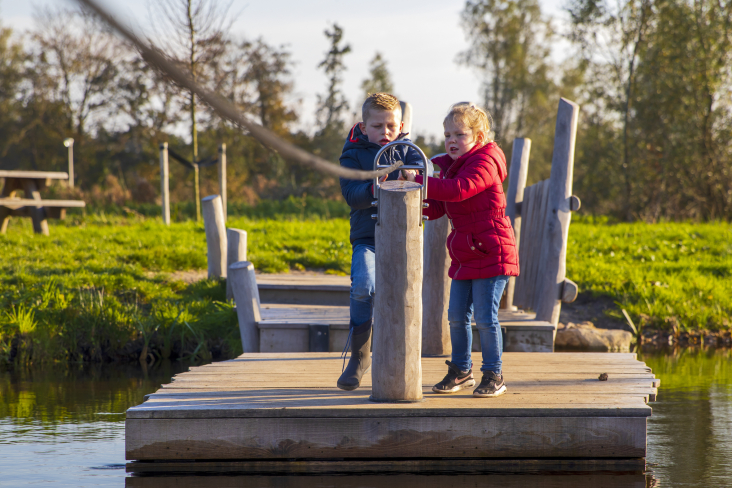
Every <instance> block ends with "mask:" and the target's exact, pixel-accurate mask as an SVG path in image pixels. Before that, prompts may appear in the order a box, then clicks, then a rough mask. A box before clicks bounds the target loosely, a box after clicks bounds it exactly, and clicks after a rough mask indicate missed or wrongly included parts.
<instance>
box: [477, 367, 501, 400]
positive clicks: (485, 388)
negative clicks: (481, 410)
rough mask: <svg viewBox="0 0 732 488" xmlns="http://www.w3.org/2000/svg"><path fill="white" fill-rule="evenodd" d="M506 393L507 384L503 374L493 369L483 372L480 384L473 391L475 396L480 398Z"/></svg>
mask: <svg viewBox="0 0 732 488" xmlns="http://www.w3.org/2000/svg"><path fill="white" fill-rule="evenodd" d="M504 393H506V384H505V383H504V382H503V375H502V374H496V373H494V372H493V371H486V372H485V373H483V379H482V380H481V381H480V385H478V388H476V389H475V390H474V391H473V396H474V397H478V398H491V397H497V396H499V395H503V394H504Z"/></svg>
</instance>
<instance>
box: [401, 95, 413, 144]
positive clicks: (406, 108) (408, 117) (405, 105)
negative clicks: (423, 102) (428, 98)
mask: <svg viewBox="0 0 732 488" xmlns="http://www.w3.org/2000/svg"><path fill="white" fill-rule="evenodd" d="M399 105H400V106H401V108H402V122H404V127H402V132H404V133H405V134H408V133H410V132H412V104H411V103H409V102H399ZM412 139H414V137H412Z"/></svg>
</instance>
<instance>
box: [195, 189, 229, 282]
mask: <svg viewBox="0 0 732 488" xmlns="http://www.w3.org/2000/svg"><path fill="white" fill-rule="evenodd" d="M201 201H202V202H203V227H204V229H205V230H206V247H207V248H208V277H209V278H226V224H225V223H224V209H223V207H222V206H221V197H220V196H218V195H211V196H208V197H206V198H204V199H202V200H201Z"/></svg>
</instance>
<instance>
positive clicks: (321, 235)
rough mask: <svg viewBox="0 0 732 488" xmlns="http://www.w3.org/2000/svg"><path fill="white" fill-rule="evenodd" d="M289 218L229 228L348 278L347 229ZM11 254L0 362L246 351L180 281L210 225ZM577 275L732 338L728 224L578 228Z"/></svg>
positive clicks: (27, 235) (209, 297)
mask: <svg viewBox="0 0 732 488" xmlns="http://www.w3.org/2000/svg"><path fill="white" fill-rule="evenodd" d="M279 210H282V209H279ZM286 210H287V209H285V211H282V212H281V213H277V212H273V213H272V215H279V218H278V219H269V218H260V219H252V218H248V217H232V218H231V219H230V221H229V226H231V227H235V228H240V229H244V230H246V231H247V232H248V253H249V256H248V257H249V259H250V260H251V261H252V262H253V263H254V265H255V267H256V268H257V269H258V270H260V271H264V272H286V271H288V270H290V269H319V270H322V271H325V272H327V273H336V274H347V273H348V271H349V268H350V259H351V247H350V244H349V242H348V225H349V224H348V220H347V219H345V218H331V219H320V218H301V217H303V214H302V213H300V212H299V210H298V209H297V208H295V211H289V214H288V211H286ZM315 214H317V212H316V213H315ZM128 215H130V214H128ZM0 253H2V257H3V259H2V261H1V262H0V362H3V361H4V362H12V363H16V364H33V363H48V362H58V361H61V362H85V361H93V362H100V361H129V360H133V359H137V358H139V357H140V356H143V357H147V358H148V359H151V358H155V359H156V360H165V359H185V360H208V359H211V358H227V357H232V356H234V355H236V354H238V353H239V351H240V350H241V344H240V341H239V333H238V328H237V326H236V314H235V312H234V310H233V308H232V306H231V304H229V303H227V302H226V300H225V287H224V283H222V282H219V281H217V280H213V281H211V280H203V281H200V282H197V283H194V284H187V283H185V282H183V281H180V280H179V279H176V278H175V276H176V275H175V274H173V273H175V272H177V271H186V270H195V269H198V270H201V269H205V267H206V249H205V234H204V231H203V226H202V225H200V224H196V223H194V222H190V221H188V222H182V223H174V224H173V225H171V226H170V227H166V226H164V225H162V224H161V222H160V219H159V218H146V217H144V216H140V215H133V216H131V217H130V216H128V217H123V216H120V215H109V214H106V213H99V214H93V215H86V216H74V217H71V218H70V219H69V220H68V221H67V222H65V223H60V224H52V225H51V236H50V237H43V236H38V235H34V234H33V233H32V229H31V226H30V222H29V221H28V220H27V219H14V220H13V221H12V222H11V226H10V229H9V231H8V233H7V235H5V236H1V237H0ZM567 267H568V271H567V276H568V277H569V278H571V279H572V280H574V281H575V282H577V283H578V284H579V286H580V291H582V292H586V293H590V294H594V295H604V296H609V297H611V298H612V299H613V300H615V302H616V303H617V304H618V309H617V310H611V311H609V312H608V313H609V314H611V315H614V316H616V317H620V312H619V310H620V308H625V309H626V310H627V311H628V312H629V313H630V314H631V316H632V317H633V319H634V320H635V321H636V323H637V324H642V325H644V326H645V327H654V328H661V329H672V328H674V327H676V328H677V329H679V330H693V329H713V330H716V329H728V328H729V326H730V323H729V320H730V315H732V282H731V281H730V275H731V274H732V227H731V226H730V224H727V223H710V224H685V223H680V224H656V225H648V224H642V223H635V224H615V225H609V224H607V223H603V222H596V221H594V222H593V221H592V220H590V219H578V220H575V222H573V223H572V226H571V228H570V243H569V250H568V259H567Z"/></svg>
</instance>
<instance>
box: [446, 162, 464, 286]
mask: <svg viewBox="0 0 732 488" xmlns="http://www.w3.org/2000/svg"><path fill="white" fill-rule="evenodd" d="M454 164H455V161H453V162H452V163H450V166H448V167H447V169H446V170H445V176H444V177H443V176H442V172H440V179H441V180H445V179H447V173H448V172H449V171H450V168H452V166H453V165H454ZM445 214H446V215H447V218H448V219H449V220H450V230H452V233H451V234H452V239H451V240H450V245H449V247H450V251H452V255H453V256H455V260H456V261H457V262H458V269H457V271H455V277H456V278H457V275H458V273H459V272H460V269H461V268H462V267H463V263H461V262H460V258H458V257H457V254H455V249H453V248H452V243H453V242H454V241H455V226H454V225H452V217H451V216H450V212H448V211H447V202H445Z"/></svg>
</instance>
